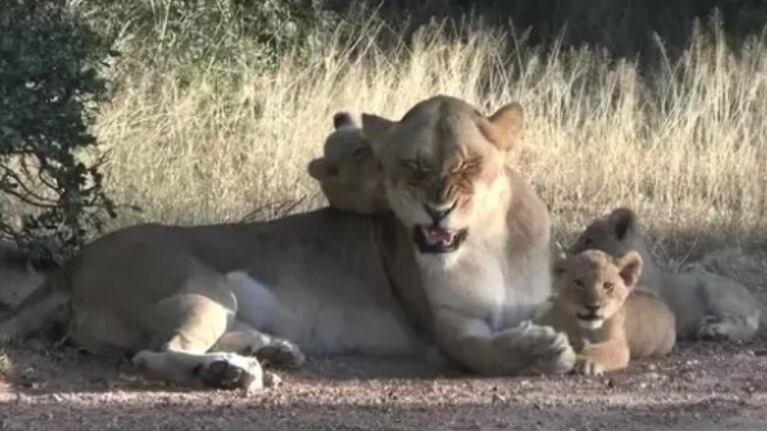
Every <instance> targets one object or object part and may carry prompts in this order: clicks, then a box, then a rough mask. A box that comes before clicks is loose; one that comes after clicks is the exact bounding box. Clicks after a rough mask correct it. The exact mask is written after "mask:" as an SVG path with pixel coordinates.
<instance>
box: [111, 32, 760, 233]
mask: <svg viewBox="0 0 767 431" xmlns="http://www.w3.org/2000/svg"><path fill="white" fill-rule="evenodd" d="M376 31H377V27H375V25H372V24H371V25H370V26H368V27H366V30H365V31H360V34H359V36H358V37H357V38H356V40H355V41H354V42H353V44H349V43H343V42H341V38H337V37H332V36H330V37H329V38H328V41H327V43H325V44H322V45H321V47H318V48H316V49H315V52H312V54H311V55H310V56H309V58H310V61H309V64H308V65H307V64H306V63H305V62H303V63H299V62H295V61H292V60H291V59H290V58H286V59H285V60H284V61H283V62H282V63H281V64H280V65H279V67H278V68H276V69H275V70H269V71H264V70H259V69H255V68H252V67H250V66H249V65H248V60H247V59H248V57H249V56H250V55H252V53H249V52H247V51H246V50H243V52H242V53H241V55H242V62H241V63H240V64H234V65H232V66H231V67H228V68H226V69H217V68H214V67H210V68H208V69H205V70H201V71H200V72H199V73H198V74H195V75H194V76H192V77H190V76H188V75H184V76H182V75H181V73H180V72H179V73H175V72H174V71H173V69H172V68H169V69H168V71H164V72H162V73H159V72H157V71H153V70H146V71H144V72H143V73H141V74H137V73H130V74H128V73H126V74H123V75H120V74H118V75H117V76H118V82H119V88H120V90H119V91H118V93H117V94H116V97H115V98H114V100H113V102H112V103H111V104H110V105H109V106H106V107H104V108H103V110H102V114H101V116H100V118H99V120H98V125H97V134H98V136H99V138H100V139H101V141H102V142H104V143H106V145H107V147H108V149H109V150H110V151H111V162H110V163H109V164H108V165H107V166H106V174H107V176H108V188H109V191H110V192H111V194H112V195H113V196H114V197H115V198H116V199H117V200H119V201H120V202H123V203H132V204H137V205H139V206H141V207H143V209H144V212H143V213H141V214H124V215H123V217H122V218H121V219H120V220H119V221H118V224H127V223H132V222H136V221H139V220H153V221H163V222H168V223H184V224H190V223H208V222H218V221H235V220H239V219H241V218H242V217H243V216H245V215H246V214H248V213H250V212H251V211H253V210H254V209H256V208H262V209H265V212H264V213H263V215H265V216H269V215H273V214H274V213H275V211H277V210H278V209H279V207H280V205H279V204H280V203H284V202H294V201H298V200H301V199H303V200H302V201H301V205H300V207H299V208H302V209H303V208H311V207H316V206H319V205H323V198H322V196H321V194H320V192H319V189H318V187H317V186H316V184H314V183H313V181H312V180H311V179H310V178H309V177H308V175H307V174H306V172H305V166H306V163H307V162H308V161H309V160H310V159H311V158H312V157H313V156H316V155H317V154H319V153H320V152H321V146H322V142H323V139H324V137H325V135H326V134H327V133H328V132H329V131H330V130H331V120H330V119H331V116H332V114H333V113H334V112H336V111H338V110H348V111H351V112H353V113H355V114H357V113H360V112H372V113H377V114H383V115H387V116H390V117H392V118H398V117H400V116H401V115H402V114H403V113H404V112H405V111H406V110H407V109H408V108H409V107H410V106H412V105H413V104H415V103H416V102H418V101H420V100H422V99H424V98H427V97H430V96H432V95H435V94H439V93H444V94H448V95H452V96H456V97H460V98H463V99H466V100H468V101H469V102H471V103H474V104H476V105H477V106H479V107H481V108H482V109H484V110H485V111H486V112H491V111H492V110H493V109H495V108H497V107H499V106H500V105H502V104H504V103H506V102H509V101H512V100H518V101H520V102H521V103H522V104H523V105H524V106H525V108H526V112H527V126H526V132H525V138H524V143H523V146H522V147H521V148H519V149H518V152H517V154H516V157H515V163H516V164H517V165H518V167H519V169H520V170H521V171H522V172H524V173H525V174H526V175H528V177H529V178H530V181H531V182H532V183H533V184H534V185H535V187H536V189H537V190H538V192H539V194H540V195H541V196H542V198H543V199H544V200H545V201H546V203H547V204H548V205H549V206H550V208H551V209H552V212H553V214H554V216H555V224H556V231H557V234H558V235H563V234H564V235H567V233H568V232H571V231H572V230H573V229H576V228H577V227H579V226H581V225H582V223H583V222H584V220H585V219H586V218H588V217H591V216H593V215H595V214H598V213H602V212H604V211H607V210H609V209H610V208H612V207H615V206H617V205H631V206H632V207H635V208H637V209H639V210H640V211H641V213H642V214H643V215H644V218H645V219H646V220H647V221H648V225H649V226H650V227H651V228H653V229H655V230H658V229H665V228H673V229H676V230H683V231H684V230H690V229H693V228H695V229H700V230H701V231H711V230H719V231H722V232H741V233H752V232H755V231H758V230H759V229H764V227H765V224H766V223H765V221H767V196H766V193H767V133H765V132H767V122H765V118H767V50H766V49H765V48H766V47H765V44H764V41H763V40H754V41H752V42H751V43H749V44H747V45H746V47H745V48H744V49H743V51H742V52H735V51H733V50H731V49H730V48H728V46H727V44H726V42H725V40H724V38H723V37H722V35H721V33H719V32H716V31H715V32H713V35H709V36H704V35H703V34H698V35H697V36H696V37H694V38H693V42H692V43H691V45H690V46H689V48H688V49H687V50H686V52H685V54H684V55H683V56H682V57H681V58H680V59H679V60H675V61H673V62H672V61H670V60H669V61H666V62H665V63H664V64H662V65H661V66H659V67H656V68H653V69H652V70H641V73H640V70H639V66H637V64H635V63H632V62H631V61H617V60H614V59H610V58H608V57H607V56H606V55H604V54H602V53H599V52H594V51H592V50H588V49H581V50H562V49H559V48H558V47H557V46H551V47H548V49H547V50H546V51H547V53H546V55H544V54H543V52H542V51H540V50H538V49H533V48H531V47H529V46H527V45H526V44H525V42H524V40H519V39H518V38H516V37H515V35H514V34H513V33H504V32H499V31H493V30H488V29H483V28H481V27H478V26H474V28H473V30H472V31H470V32H467V35H468V36H466V37H464V38H459V39H460V41H457V40H456V38H448V37H446V36H445V29H444V28H442V27H440V26H431V27H428V28H427V29H426V30H424V31H422V32H420V33H418V34H417V35H416V36H415V38H414V40H413V41H412V42H411V43H409V44H406V43H404V42H403V43H401V44H399V45H398V46H397V47H395V48H394V49H390V50H387V51H383V50H381V49H379V48H378V47H377V45H376V42H375V33H376ZM510 45H511V46H512V48H513V49H512V50H511V52H512V54H511V55H509V54H508V52H509V47H510ZM352 53H354V55H352ZM275 208H276V209H275ZM270 210H271V212H270Z"/></svg>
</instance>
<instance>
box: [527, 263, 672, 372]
mask: <svg viewBox="0 0 767 431" xmlns="http://www.w3.org/2000/svg"><path fill="white" fill-rule="evenodd" d="M641 268H642V258H641V257H640V256H639V254H638V253H636V252H629V253H627V254H626V255H624V256H621V257H617V258H613V257H611V256H610V255H608V254H606V253H603V252H601V251H597V250H586V251H583V252H580V253H578V254H575V255H572V256H569V257H562V258H559V259H558V260H557V261H556V262H555V263H554V268H553V273H554V297H553V298H552V299H551V300H550V303H549V304H548V307H547V309H545V311H544V312H543V314H542V316H541V317H540V322H541V323H542V324H548V325H552V326H553V327H555V328H556V329H559V330H562V331H565V332H566V333H567V334H568V336H569V338H570V342H571V344H573V346H575V348H576V351H577V353H578V359H577V363H576V367H575V369H576V371H578V372H581V373H585V374H601V373H602V372H605V371H612V370H618V369H622V368H625V367H627V366H628V364H629V358H642V357H647V356H655V355H664V354H666V353H668V352H669V351H671V349H672V348H673V346H674V343H675V339H676V331H675V324H674V315H673V313H671V310H670V309H669V308H668V306H666V304H665V303H664V302H663V301H662V300H661V299H660V298H658V297H656V296H655V295H653V294H651V293H647V292H642V291H637V290H635V287H636V284H637V281H638V279H639V276H640V274H641V271H642V269H641Z"/></svg>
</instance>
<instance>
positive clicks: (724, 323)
mask: <svg viewBox="0 0 767 431" xmlns="http://www.w3.org/2000/svg"><path fill="white" fill-rule="evenodd" d="M758 322H759V318H758V315H757V316H756V317H755V318H753V319H749V318H747V317H744V316H740V315H735V314H724V315H721V316H715V315H709V316H706V317H704V318H703V319H702V320H701V321H700V323H699V325H698V337H699V338H700V339H702V340H729V341H747V340H750V339H751V338H753V336H754V334H756V331H757V329H758V327H759V324H758Z"/></svg>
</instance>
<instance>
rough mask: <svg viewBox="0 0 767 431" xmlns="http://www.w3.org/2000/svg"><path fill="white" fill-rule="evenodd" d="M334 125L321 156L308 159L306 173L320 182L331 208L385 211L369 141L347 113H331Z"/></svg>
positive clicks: (381, 187)
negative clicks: (309, 160)
mask: <svg viewBox="0 0 767 431" xmlns="http://www.w3.org/2000/svg"><path fill="white" fill-rule="evenodd" d="M333 127H334V128H335V130H333V132H332V133H331V134H330V135H328V137H327V139H326V140H325V145H324V149H323V150H324V151H323V155H322V157H319V158H316V159H314V160H312V161H311V162H309V165H308V167H307V170H308V172H309V175H310V176H311V177H312V178H314V179H315V180H317V181H318V182H319V183H320V188H321V189H322V193H323V194H324V195H325V197H326V198H327V199H328V203H330V206H332V207H334V208H338V209H340V210H344V211H351V212H355V213H358V214H380V213H383V212H385V211H386V210H387V208H388V206H387V205H386V195H385V193H384V189H383V173H382V171H381V167H380V166H379V163H378V161H377V160H376V159H375V157H374V156H373V150H372V148H371V147H370V142H368V140H367V139H365V137H364V136H362V130H361V129H360V128H359V127H357V125H356V124H355V123H354V120H352V118H351V116H350V115H349V114H348V113H346V112H339V113H337V114H336V115H334V116H333Z"/></svg>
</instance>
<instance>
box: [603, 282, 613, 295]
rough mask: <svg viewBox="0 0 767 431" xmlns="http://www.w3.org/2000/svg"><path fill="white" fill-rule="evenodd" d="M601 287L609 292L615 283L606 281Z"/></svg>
mask: <svg viewBox="0 0 767 431" xmlns="http://www.w3.org/2000/svg"><path fill="white" fill-rule="evenodd" d="M602 287H604V289H605V291H606V292H608V293H609V292H612V291H613V289H614V288H615V285H614V284H612V283H610V282H607V283H605V284H604V285H603V286H602Z"/></svg>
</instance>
